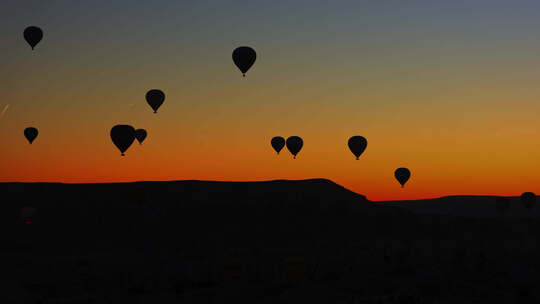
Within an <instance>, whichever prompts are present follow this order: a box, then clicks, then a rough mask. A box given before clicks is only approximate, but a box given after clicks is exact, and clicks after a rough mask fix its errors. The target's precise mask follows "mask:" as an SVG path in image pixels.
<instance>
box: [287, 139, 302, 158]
mask: <svg viewBox="0 0 540 304" xmlns="http://www.w3.org/2000/svg"><path fill="white" fill-rule="evenodd" d="M286 144H287V149H288V150H289V152H291V154H292V155H293V158H295V159H296V155H297V154H298V152H300V150H302V146H303V145H304V141H303V140H302V138H300V137H298V136H291V137H289V138H287V141H286Z"/></svg>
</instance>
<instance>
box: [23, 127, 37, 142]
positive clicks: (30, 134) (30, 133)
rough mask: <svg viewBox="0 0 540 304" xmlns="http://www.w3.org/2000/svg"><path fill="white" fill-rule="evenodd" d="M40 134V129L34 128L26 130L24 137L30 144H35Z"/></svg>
mask: <svg viewBox="0 0 540 304" xmlns="http://www.w3.org/2000/svg"><path fill="white" fill-rule="evenodd" d="M38 133H39V132H38V129H36V128H34V127H29V128H26V129H24V137H26V139H27V140H28V142H29V143H30V144H32V143H33V142H34V140H35V139H36V137H37V136H38Z"/></svg>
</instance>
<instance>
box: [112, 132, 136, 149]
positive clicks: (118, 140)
mask: <svg viewBox="0 0 540 304" xmlns="http://www.w3.org/2000/svg"><path fill="white" fill-rule="evenodd" d="M111 139H112V141H113V143H114V145H115V146H116V147H117V148H118V150H120V152H122V156H124V152H126V150H127V149H128V148H129V147H130V146H131V144H132V143H133V141H134V140H135V129H134V128H133V127H132V126H128V125H116V126H114V127H113V128H112V129H111Z"/></svg>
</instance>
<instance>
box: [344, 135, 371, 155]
mask: <svg viewBox="0 0 540 304" xmlns="http://www.w3.org/2000/svg"><path fill="white" fill-rule="evenodd" d="M348 144H349V149H351V152H352V153H353V154H354V156H356V159H358V157H360V155H362V153H364V150H366V147H367V140H366V139H365V138H364V137H362V136H353V137H351V138H349V143H348Z"/></svg>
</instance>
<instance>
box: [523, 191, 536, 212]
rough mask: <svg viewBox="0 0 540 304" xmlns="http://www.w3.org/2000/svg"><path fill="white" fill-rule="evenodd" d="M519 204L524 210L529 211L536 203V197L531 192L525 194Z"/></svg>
mask: <svg viewBox="0 0 540 304" xmlns="http://www.w3.org/2000/svg"><path fill="white" fill-rule="evenodd" d="M521 202H523V205H524V206H525V208H527V209H529V210H531V209H532V207H534V204H535V203H536V195H535V194H534V193H532V192H525V193H523V194H522V195H521Z"/></svg>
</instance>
